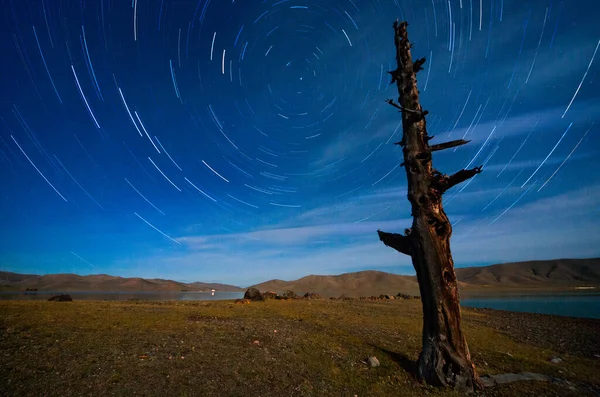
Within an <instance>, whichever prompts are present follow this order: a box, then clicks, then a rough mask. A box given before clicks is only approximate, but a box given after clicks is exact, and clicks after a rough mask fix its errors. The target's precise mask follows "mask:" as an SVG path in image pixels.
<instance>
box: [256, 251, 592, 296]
mask: <svg viewBox="0 0 600 397" xmlns="http://www.w3.org/2000/svg"><path fill="white" fill-rule="evenodd" d="M456 276H457V278H458V280H459V287H460V288H461V289H462V290H467V291H468V290H480V289H487V290H490V289H491V290H503V289H504V290H505V289H557V288H560V289H562V288H567V289H568V288H575V287H579V286H594V287H600V258H592V259H555V260H546V261H530V262H514V263H503V264H499V265H491V266H482V267H466V268H459V269H456ZM254 287H256V288H258V289H259V290H261V291H274V292H283V291H285V290H287V289H290V290H292V291H295V292H296V293H298V294H303V293H305V292H317V293H319V294H321V295H324V296H339V295H341V294H345V295H347V296H354V297H357V296H370V295H380V294H393V295H395V294H397V293H398V292H402V293H406V294H410V295H416V294H418V292H419V285H418V283H417V278H416V277H415V276H400V275H397V274H391V273H385V272H379V271H374V270H366V271H362V272H356V273H345V274H341V275H339V276H315V275H311V276H306V277H303V278H301V279H298V280H293V281H283V280H271V281H266V282H264V283H261V284H257V285H255V286H254Z"/></svg>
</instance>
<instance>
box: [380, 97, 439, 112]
mask: <svg viewBox="0 0 600 397" xmlns="http://www.w3.org/2000/svg"><path fill="white" fill-rule="evenodd" d="M385 101H386V102H387V103H389V104H390V105H392V106H393V107H395V108H396V109H399V110H400V111H401V112H409V113H414V114H418V115H419V116H427V115H428V114H429V111H428V110H423V111H422V112H421V111H420V110H414V109H408V108H403V107H402V106H400V105H399V104H397V103H396V102H394V100H393V99H386V100H385Z"/></svg>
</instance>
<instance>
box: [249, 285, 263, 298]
mask: <svg viewBox="0 0 600 397" xmlns="http://www.w3.org/2000/svg"><path fill="white" fill-rule="evenodd" d="M244 299H249V300H251V301H262V300H264V298H263V296H262V294H261V293H260V291H259V290H258V289H256V288H254V287H250V288H248V290H247V291H246V293H245V294H244Z"/></svg>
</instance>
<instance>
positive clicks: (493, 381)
mask: <svg viewBox="0 0 600 397" xmlns="http://www.w3.org/2000/svg"><path fill="white" fill-rule="evenodd" d="M523 380H536V381H540V382H550V381H552V378H551V377H550V376H548V375H543V374H535V373H532V372H522V373H520V374H498V375H487V376H482V377H481V381H482V382H483V385H484V386H485V387H491V386H495V385H500V384H503V383H511V382H519V381H523Z"/></svg>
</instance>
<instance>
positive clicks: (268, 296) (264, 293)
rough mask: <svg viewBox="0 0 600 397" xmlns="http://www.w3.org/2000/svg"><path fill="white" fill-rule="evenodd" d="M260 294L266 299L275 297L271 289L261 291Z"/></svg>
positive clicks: (275, 294)
mask: <svg viewBox="0 0 600 397" xmlns="http://www.w3.org/2000/svg"><path fill="white" fill-rule="evenodd" d="M262 296H263V298H264V299H265V300H266V299H277V293H275V292H273V291H267V292H263V294H262Z"/></svg>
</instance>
